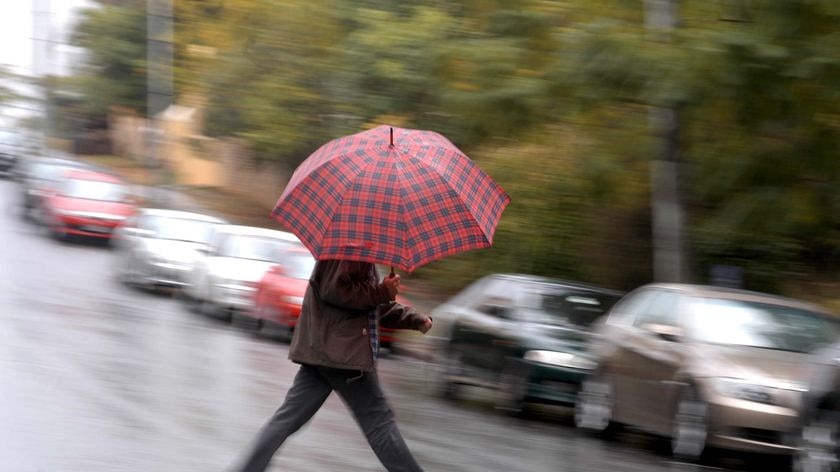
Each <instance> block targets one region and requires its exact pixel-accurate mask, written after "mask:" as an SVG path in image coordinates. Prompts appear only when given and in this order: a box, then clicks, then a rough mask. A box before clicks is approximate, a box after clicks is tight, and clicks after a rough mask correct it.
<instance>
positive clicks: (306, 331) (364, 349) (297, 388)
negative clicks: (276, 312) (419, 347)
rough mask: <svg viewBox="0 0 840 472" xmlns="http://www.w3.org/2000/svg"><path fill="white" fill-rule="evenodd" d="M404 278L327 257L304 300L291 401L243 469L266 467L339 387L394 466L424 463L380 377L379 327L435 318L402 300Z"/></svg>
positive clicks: (256, 471)
mask: <svg viewBox="0 0 840 472" xmlns="http://www.w3.org/2000/svg"><path fill="white" fill-rule="evenodd" d="M399 286H400V276H399V275H396V274H391V275H389V276H387V277H385V278H384V279H383V280H382V281H381V282H379V280H378V277H377V273H376V266H374V265H373V264H372V263H369V262H357V261H346V260H320V261H318V262H317V263H316V265H315V269H314V270H313V273H312V277H311V279H310V282H309V287H308V288H307V290H306V294H305V296H304V299H303V305H302V310H301V314H300V319H299V320H298V324H297V327H296V328H295V334H294V337H293V339H292V344H291V347H290V349H289V358H290V359H291V360H292V361H294V362H296V363H299V364H300V365H301V366H300V369H299V370H298V373H297V376H296V377H295V380H294V383H293V384H292V387H291V388H290V389H289V391H288V393H287V394H286V399H285V401H284V402H283V405H282V406H280V408H279V409H278V410H277V412H276V413H275V414H274V416H272V417H271V419H269V421H268V423H267V424H266V425H265V426H264V427H263V430H262V432H261V433H260V434H259V436H258V437H257V439H256V442H255V443H254V446H253V449H252V451H251V453H250V454H249V456H248V457H247V459H246V460H245V463H244V465H243V466H242V468H241V470H242V472H261V471H264V470H265V469H266V468H267V467H268V464H269V462H270V461H271V458H272V457H273V456H274V453H275V452H276V451H277V449H278V448H279V447H280V446H281V445H282V444H283V442H284V441H285V440H286V438H288V437H289V436H290V435H291V434H293V433H295V432H296V431H297V430H298V429H300V428H301V427H302V426H303V425H304V424H306V423H307V422H308V421H309V419H310V418H312V416H313V415H314V414H315V413H316V412H317V411H318V409H320V407H321V405H322V404H323V403H324V401H325V400H326V399H327V397H328V396H329V395H330V393H331V392H332V391H333V390H335V391H336V392H338V394H339V395H340V396H341V398H342V400H344V403H345V404H346V405H347V406H348V407H349V408H350V410H351V411H352V412H353V415H354V417H355V419H356V422H357V423H358V424H359V426H360V427H361V429H362V431H363V432H364V434H365V436H366V437H367V440H368V443H369V444H370V446H371V448H372V449H373V451H374V452H375V453H376V456H377V457H378V458H379V460H380V461H381V462H382V465H384V466H385V468H386V469H387V470H389V471H405V472H410V471H411V472H414V471H421V470H422V469H421V468H420V466H419V465H418V464H417V462H416V461H415V460H414V457H413V456H412V455H411V453H410V452H409V450H408V447H407V446H406V444H405V441H404V440H403V438H402V435H400V432H399V430H398V429H397V426H396V423H395V422H394V415H393V413H392V411H391V408H390V407H389V406H388V403H387V402H386V400H385V396H384V394H383V393H382V389H381V388H380V386H379V380H378V378H377V375H376V370H375V365H376V357H377V353H378V328H379V326H385V327H390V328H397V329H416V330H419V331H421V332H423V333H426V332H428V331H429V329H431V327H432V319H431V318H430V317H429V316H427V315H422V314H420V313H418V312H417V311H415V310H414V309H412V308H410V307H407V306H404V305H401V304H399V303H397V302H395V301H394V299H395V297H396V295H397V293H398V291H399Z"/></svg>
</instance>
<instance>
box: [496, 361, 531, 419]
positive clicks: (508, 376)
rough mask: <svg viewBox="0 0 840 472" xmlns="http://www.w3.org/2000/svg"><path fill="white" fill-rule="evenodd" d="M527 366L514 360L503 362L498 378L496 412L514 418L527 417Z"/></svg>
mask: <svg viewBox="0 0 840 472" xmlns="http://www.w3.org/2000/svg"><path fill="white" fill-rule="evenodd" d="M527 400H528V372H527V365H525V364H524V363H522V362H519V361H518V360H516V359H509V360H508V361H506V362H505V366H504V368H503V369H502V373H501V375H500V377H499V388H498V390H497V398H496V410H497V411H499V412H502V413H504V414H506V415H510V416H514V417H526V416H528V413H529V411H528V403H527Z"/></svg>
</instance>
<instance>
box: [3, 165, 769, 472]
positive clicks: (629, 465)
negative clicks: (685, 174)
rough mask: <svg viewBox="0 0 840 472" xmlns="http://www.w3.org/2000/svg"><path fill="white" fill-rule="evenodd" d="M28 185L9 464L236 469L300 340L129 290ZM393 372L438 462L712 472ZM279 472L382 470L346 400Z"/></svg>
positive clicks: (14, 259)
mask: <svg viewBox="0 0 840 472" xmlns="http://www.w3.org/2000/svg"><path fill="white" fill-rule="evenodd" d="M17 191H18V188H17V186H16V184H14V183H12V182H8V181H0V202H2V203H3V205H2V208H3V210H2V212H0V307H1V308H0V313H2V315H0V472H6V471H8V472H40V471H62V472H65V471H67V472H91V471H108V472H120V471H132V472H158V471H173V472H191V471H202V472H207V471H226V470H231V466H232V465H233V464H234V463H235V461H236V460H237V459H238V458H239V457H240V455H241V454H242V453H243V452H244V451H245V450H246V448H247V445H248V442H249V441H250V440H251V439H252V438H253V436H254V435H255V434H256V431H257V430H258V428H259V427H260V426H261V424H262V422H263V421H264V420H265V419H267V418H268V416H269V415H270V414H271V413H272V412H273V410H274V409H275V408H276V407H277V406H278V405H279V403H280V401H281V400H282V397H283V395H284V394H285V391H286V389H287V388H288V387H289V385H290V382H291V380H292V378H293V376H294V374H295V372H296V366H295V365H294V364H292V363H290V362H289V361H288V360H287V359H286V355H287V347H286V345H284V344H282V343H278V342H274V341H269V340H265V339H261V338H257V337H255V336H253V335H252V334H251V333H250V332H248V330H246V329H244V328H239V327H232V326H229V325H227V324H224V323H222V322H219V321H215V320H212V319H208V318H206V317H204V316H202V315H199V314H196V313H193V312H190V311H189V310H187V309H186V308H185V305H184V304H182V303H180V302H179V301H178V300H176V299H174V298H171V297H168V296H165V295H155V294H150V293H145V292H142V291H139V290H135V289H131V288H128V287H125V286H123V285H120V284H119V283H118V282H116V281H115V280H114V278H113V276H112V264H113V262H114V261H113V254H112V253H111V251H110V249H109V248H108V247H107V246H105V245H102V244H87V243H78V242H77V243H59V242H56V241H54V240H51V239H50V238H48V237H47V236H46V235H45V234H44V233H43V232H41V231H39V229H38V228H37V227H36V226H34V225H33V224H31V223H27V222H25V221H23V220H22V219H21V218H20V217H19V215H18V214H17V210H18V209H17V201H18V195H17V193H16V192H17ZM380 372H381V374H380V375H381V377H382V382H383V384H384V387H385V388H386V393H387V394H388V395H389V398H390V401H391V403H392V405H393V407H394V409H395V411H396V414H397V418H398V424H399V425H400V428H401V430H402V432H403V434H404V436H405V438H406V440H407V442H408V443H409V446H410V447H411V449H412V451H413V452H414V454H415V455H416V457H417V459H418V461H419V462H420V463H421V464H422V465H423V466H424V467H425V468H426V470H428V471H441V472H444V471H446V472H460V471H464V472H466V471H504V472H516V471H522V472H526V471H527V472H542V471H545V472H556V471H603V470H621V471H656V470H696V469H698V467H697V466H691V465H685V464H677V463H673V462H671V461H670V459H669V458H668V457H667V456H666V455H664V454H662V453H660V452H657V448H656V446H655V445H656V444H657V442H656V441H654V440H651V439H650V438H645V437H643V436H641V435H639V436H635V435H632V434H631V435H627V436H626V437H625V438H624V440H622V441H620V442H605V441H601V440H598V439H595V438H590V437H588V436H586V435H583V434H581V433H580V432H578V431H577V430H575V429H574V428H573V427H571V426H570V424H569V420H568V416H567V414H568V412H566V411H547V412H546V415H545V416H544V417H543V418H541V419H538V420H516V419H512V418H507V417H504V416H501V415H498V414H496V413H494V412H493V411H492V409H490V408H488V407H486V406H485V405H484V403H483V402H481V401H480V400H481V396H480V394H479V395H476V396H475V398H476V399H477V400H476V401H467V402H463V403H452V402H448V401H444V400H441V399H439V398H438V397H437V396H436V395H435V394H434V393H435V392H434V390H435V389H434V380H435V375H434V368H433V366H431V365H430V364H427V363H424V362H420V361H416V360H412V359H401V358H390V359H385V360H383V361H382V364H381V367H380ZM721 464H722V465H730V466H732V467H734V468H739V469H744V464H743V463H739V462H726V461H722V462H721ZM753 465H754V464H753ZM766 465H767V464H762V465H761V467H762V468H761V469H756V470H767V468H766V467H765V466H766ZM751 468H752V466H751ZM272 470H278V471H279V470H289V471H297V472H323V471H379V470H382V468H381V466H380V465H379V463H378V461H377V460H376V458H375V457H374V455H373V453H372V452H371V451H370V449H369V448H368V446H367V444H366V442H365V440H364V437H363V436H362V434H361V433H360V432H359V430H358V427H357V426H356V425H355V423H354V422H353V421H352V419H351V417H350V415H349V413H348V412H347V410H346V409H345V408H344V406H343V405H342V404H341V402H340V400H339V399H338V398H337V397H335V396H332V397H330V399H329V400H328V402H327V403H326V405H325V406H324V408H323V409H322V410H321V411H320V412H319V413H318V415H316V417H315V419H314V420H313V421H312V422H311V423H310V424H309V425H308V426H307V427H306V428H304V430H303V431H301V432H300V433H299V434H297V435H296V436H293V437H292V438H291V439H290V440H289V442H288V443H287V444H286V445H285V446H284V448H283V449H282V451H281V452H280V453H279V454H278V455H277V456H276V458H275V461H274V463H273V468H272ZM780 470H784V468H780Z"/></svg>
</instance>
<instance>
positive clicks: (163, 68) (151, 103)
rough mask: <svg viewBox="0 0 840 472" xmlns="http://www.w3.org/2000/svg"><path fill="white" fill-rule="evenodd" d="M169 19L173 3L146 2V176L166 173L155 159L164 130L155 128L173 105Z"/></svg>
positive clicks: (153, 180) (172, 36) (172, 32)
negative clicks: (156, 122) (157, 122)
mask: <svg viewBox="0 0 840 472" xmlns="http://www.w3.org/2000/svg"><path fill="white" fill-rule="evenodd" d="M172 19H173V13H172V0H146V47H147V49H146V62H147V64H146V69H147V71H148V72H147V76H146V122H147V128H149V129H148V131H147V132H146V133H145V143H146V146H145V147H146V165H147V168H148V170H149V175H152V174H153V169H154V168H155V167H157V168H158V174H160V173H162V172H165V169H164V168H163V167H162V165H163V163H164V159H162V156H159V155H158V151H159V144H161V140H162V136H161V134H162V133H163V129H162V128H158V127H157V125H156V124H155V116H156V115H158V114H159V113H160V112H162V111H164V110H166V108H167V107H169V105H170V104H171V103H172V96H173V91H174V86H173V79H172V56H173V54H172V51H173V41H174V31H173V26H172ZM157 177H158V178H156V179H151V180H152V182H150V183H151V184H157V183H159V180H160V175H158V176H157Z"/></svg>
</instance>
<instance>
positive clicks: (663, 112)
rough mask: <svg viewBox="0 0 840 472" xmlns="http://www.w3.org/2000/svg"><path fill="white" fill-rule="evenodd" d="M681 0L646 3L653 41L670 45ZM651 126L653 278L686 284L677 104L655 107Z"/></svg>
mask: <svg viewBox="0 0 840 472" xmlns="http://www.w3.org/2000/svg"><path fill="white" fill-rule="evenodd" d="M677 1H678V0H645V3H644V6H645V27H646V28H647V29H648V32H649V34H650V37H651V40H652V41H660V42H668V41H670V40H671V33H672V32H673V30H674V29H675V28H676V27H677V13H676V12H677V9H678V3H677ZM650 123H651V126H652V128H653V130H654V134H655V135H656V137H657V138H658V139H657V150H656V156H655V157H654V159H653V160H652V161H651V163H650V187H651V215H652V221H651V226H652V229H653V279H654V281H657V282H685V281H686V278H687V274H686V272H687V271H686V262H685V259H686V258H685V247H684V241H683V240H684V232H683V224H684V223H683V221H684V215H683V207H682V199H681V196H680V195H681V192H680V155H679V137H680V120H679V113H678V110H677V109H676V107H675V106H674V105H667V106H662V105H657V106H653V107H652V108H651V111H650Z"/></svg>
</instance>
